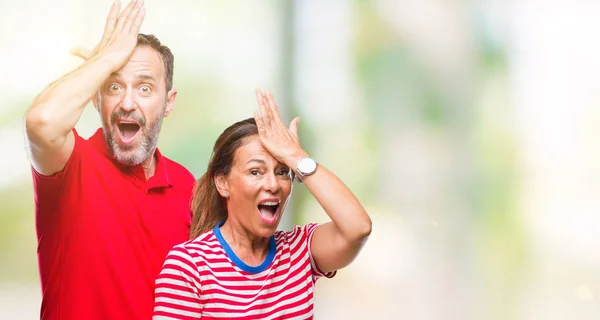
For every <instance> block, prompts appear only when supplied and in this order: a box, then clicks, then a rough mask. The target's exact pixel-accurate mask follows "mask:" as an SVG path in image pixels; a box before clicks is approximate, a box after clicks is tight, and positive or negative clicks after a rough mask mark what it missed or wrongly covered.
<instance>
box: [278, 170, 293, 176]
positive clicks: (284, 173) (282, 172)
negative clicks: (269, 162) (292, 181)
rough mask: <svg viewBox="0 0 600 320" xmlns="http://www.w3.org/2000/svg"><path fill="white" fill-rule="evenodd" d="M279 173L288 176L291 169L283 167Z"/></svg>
mask: <svg viewBox="0 0 600 320" xmlns="http://www.w3.org/2000/svg"><path fill="white" fill-rule="evenodd" d="M277 174H279V175H280V176H287V175H289V174H290V169H281V170H279V172H277Z"/></svg>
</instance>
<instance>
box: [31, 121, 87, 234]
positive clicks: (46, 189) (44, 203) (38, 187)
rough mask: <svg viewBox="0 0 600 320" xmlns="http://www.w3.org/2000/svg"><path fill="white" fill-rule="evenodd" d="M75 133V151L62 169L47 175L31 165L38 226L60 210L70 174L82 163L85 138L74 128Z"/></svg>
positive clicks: (43, 224) (75, 171)
mask: <svg viewBox="0 0 600 320" xmlns="http://www.w3.org/2000/svg"><path fill="white" fill-rule="evenodd" d="M73 134H74V135H75V145H74V146H73V152H72V153H71V156H70V157H69V160H67V163H66V164H65V167H64V168H63V170H62V171H59V172H57V173H55V174H53V175H50V176H46V175H42V174H41V173H39V172H37V171H36V170H35V168H33V166H31V173H32V176H33V194H34V201H35V208H36V216H37V224H38V228H40V227H44V226H46V224H47V223H46V219H45V218H46V216H48V215H50V214H53V213H57V212H58V209H59V205H60V201H61V191H62V189H63V185H64V184H65V183H66V181H68V179H69V177H70V176H72V175H73V174H75V173H77V171H78V170H77V167H78V166H79V165H80V163H81V158H82V153H83V149H84V143H85V140H84V139H83V138H82V137H81V136H79V134H78V133H77V131H76V130H75V129H73ZM53 218H55V217H53ZM52 220H54V219H52Z"/></svg>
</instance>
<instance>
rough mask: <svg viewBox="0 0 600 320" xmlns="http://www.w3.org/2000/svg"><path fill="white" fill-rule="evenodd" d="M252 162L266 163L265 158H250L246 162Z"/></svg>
mask: <svg viewBox="0 0 600 320" xmlns="http://www.w3.org/2000/svg"><path fill="white" fill-rule="evenodd" d="M250 162H258V163H261V164H265V163H266V162H265V161H264V160H261V159H250V160H248V161H247V162H246V164H248V163H250Z"/></svg>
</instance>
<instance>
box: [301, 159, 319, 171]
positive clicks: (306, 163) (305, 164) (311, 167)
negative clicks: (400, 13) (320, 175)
mask: <svg viewBox="0 0 600 320" xmlns="http://www.w3.org/2000/svg"><path fill="white" fill-rule="evenodd" d="M315 170H317V162H316V161H315V160H314V159H312V158H302V159H300V160H299V161H298V171H300V173H302V174H303V175H309V174H311V173H313V172H315Z"/></svg>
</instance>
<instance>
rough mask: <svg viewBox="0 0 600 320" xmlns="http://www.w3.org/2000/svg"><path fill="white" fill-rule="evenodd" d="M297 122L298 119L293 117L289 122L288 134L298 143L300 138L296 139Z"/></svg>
mask: <svg viewBox="0 0 600 320" xmlns="http://www.w3.org/2000/svg"><path fill="white" fill-rule="evenodd" d="M298 122H300V117H295V118H294V120H292V121H291V122H290V133H292V135H293V136H294V138H296V142H298V141H300V138H298Z"/></svg>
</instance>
